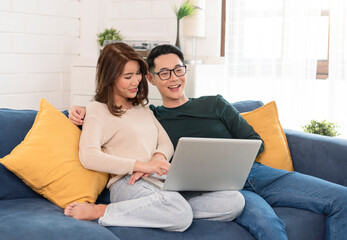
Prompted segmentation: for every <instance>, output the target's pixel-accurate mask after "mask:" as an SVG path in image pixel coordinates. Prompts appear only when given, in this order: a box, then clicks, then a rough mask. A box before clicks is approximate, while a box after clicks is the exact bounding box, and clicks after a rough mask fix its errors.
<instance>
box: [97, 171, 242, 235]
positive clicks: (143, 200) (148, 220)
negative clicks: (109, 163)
mask: <svg viewBox="0 0 347 240" xmlns="http://www.w3.org/2000/svg"><path fill="white" fill-rule="evenodd" d="M129 178H130V176H129V175H128V176H125V177H123V178H122V179H120V180H119V181H117V182H115V183H114V184H113V185H112V186H111V188H110V193H111V197H110V198H111V204H109V205H108V206H107V208H106V211H105V214H104V216H103V217H101V218H100V219H99V224H100V225H103V226H129V227H149V228H160V229H164V230H168V231H178V232H182V231H184V230H186V229H187V228H188V227H189V226H190V224H191V223H192V220H193V218H195V219H209V220H221V221H232V220H233V219H234V218H236V217H238V216H239V215H240V214H241V212H242V210H243V207H244V205H245V200H244V198H243V196H242V194H241V193H240V192H238V191H218V192H182V195H183V196H184V197H183V196H182V195H181V194H180V193H178V192H172V191H162V190H160V189H158V188H156V187H154V186H152V185H151V184H149V183H147V182H145V181H144V180H142V179H140V180H138V181H137V182H136V183H135V184H134V185H130V184H129V183H128V182H129Z"/></svg>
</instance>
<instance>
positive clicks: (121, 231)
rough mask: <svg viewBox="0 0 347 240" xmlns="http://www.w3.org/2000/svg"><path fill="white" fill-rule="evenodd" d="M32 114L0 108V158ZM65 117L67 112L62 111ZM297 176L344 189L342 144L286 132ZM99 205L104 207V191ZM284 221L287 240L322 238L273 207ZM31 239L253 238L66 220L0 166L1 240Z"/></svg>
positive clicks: (218, 229) (307, 222)
mask: <svg viewBox="0 0 347 240" xmlns="http://www.w3.org/2000/svg"><path fill="white" fill-rule="evenodd" d="M234 106H235V107H236V108H237V109H238V110H239V111H240V112H245V111H251V110H254V109H256V108H258V107H260V106H262V103H261V102H259V101H243V102H237V103H235V104H234ZM36 113H37V112H36V111H34V110H13V109H0V158H2V157H4V156H6V155H7V154H9V153H10V152H11V150H12V149H13V148H14V147H15V146H16V145H18V144H19V143H20V142H21V141H22V140H23V139H24V137H25V135H26V133H27V132H28V130H29V129H30V128H31V125H32V124H33V122H34V119H35V116H36ZM64 113H65V114H67V112H66V111H65V112H64ZM285 133H286V136H287V139H288V144H289V148H290V151H291V155H292V158H293V162H294V168H295V170H296V171H298V172H301V173H305V174H309V175H312V176H316V177H320V178H322V179H325V180H328V181H331V182H335V183H338V184H341V185H344V186H347V177H346V172H347V158H346V156H347V140H342V139H338V138H331V137H324V136H319V135H314V134H308V133H302V132H298V131H293V130H285ZM97 202H98V203H108V202H109V192H108V190H106V189H105V190H104V191H103V192H102V193H101V194H100V196H99V198H98V200H97ZM274 210H275V212H276V213H277V214H278V216H279V217H280V218H281V219H282V220H283V221H284V223H285V225H286V231H287V233H288V236H289V239H293V240H294V239H295V240H301V239H302V240H308V239H314V240H321V239H322V240H323V239H325V221H326V217H325V216H322V215H319V214H316V213H313V212H309V211H304V210H300V209H294V208H280V207H278V208H274ZM2 239H6V240H12V239H13V240H17V239H35V240H41V239H42V240H46V239H49V240H56V239H64V240H68V239H84V240H86V239H93V240H94V239H128V240H138V239H155V240H156V239H157V240H159V239H160V240H162V239H166V240H170V239H172V240H173V239H175V240H177V239H199V240H204V239H206V240H211V239H218V240H223V239H228V240H233V239H238V240H240V239H242V240H248V239H249V240H251V239H254V238H253V237H252V236H251V235H250V233H249V232H248V231H247V230H245V229H244V228H242V227H241V226H240V225H238V224H236V223H235V222H215V221H207V220H194V221H193V223H192V225H191V226H190V228H189V229H188V230H186V231H185V232H183V233H175V232H166V231H163V230H159V229H149V228H131V227H107V228H105V227H102V226H99V225H98V224H97V223H96V221H94V222H93V221H79V220H76V219H74V218H70V217H66V216H65V215H64V214H63V209H61V208H59V207H57V206H56V205H54V204H52V203H51V202H49V201H47V200H46V199H45V198H43V197H42V196H40V195H39V194H37V193H35V192H34V191H32V190H31V189H30V188H29V187H28V186H27V185H25V184H24V183H23V182H22V181H21V180H20V179H19V178H17V177H16V176H15V175H14V174H13V173H12V172H10V171H9V170H7V169H6V168H5V167H4V166H3V165H1V164H0V240H2Z"/></svg>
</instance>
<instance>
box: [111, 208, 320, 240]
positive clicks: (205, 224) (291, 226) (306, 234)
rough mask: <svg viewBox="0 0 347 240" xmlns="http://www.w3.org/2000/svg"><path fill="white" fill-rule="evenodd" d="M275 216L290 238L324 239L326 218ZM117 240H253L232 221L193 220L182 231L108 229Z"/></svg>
mask: <svg viewBox="0 0 347 240" xmlns="http://www.w3.org/2000/svg"><path fill="white" fill-rule="evenodd" d="M274 210H275V212H276V214H277V215H278V216H279V217H280V218H281V219H282V220H283V222H284V223H285V226H286V231H287V234H288V237H289V239H295V240H307V239H315V240H324V239H325V238H324V237H325V221H326V217H325V216H322V215H320V214H317V213H313V212H310V211H306V210H301V209H295V208H285V207H276V208H274ZM108 229H109V230H110V231H112V232H113V233H114V234H115V235H116V236H118V237H119V238H120V239H127V240H138V239H151V240H162V239H165V240H176V239H184V240H196V239H199V240H211V239H218V240H223V239H228V240H239V239H242V240H251V239H252V240H254V239H255V238H254V237H253V236H252V235H251V234H250V233H249V232H248V231H246V230H245V229H244V228H242V227H241V226H240V225H238V224H237V223H235V222H217V221H208V220H194V221H193V223H192V225H191V226H190V227H189V228H188V229H187V230H186V231H185V232H184V233H177V232H167V231H164V230H160V229H150V228H134V227H108Z"/></svg>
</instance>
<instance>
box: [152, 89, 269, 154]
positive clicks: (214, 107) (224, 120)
mask: <svg viewBox="0 0 347 240" xmlns="http://www.w3.org/2000/svg"><path fill="white" fill-rule="evenodd" d="M150 109H151V110H152V111H153V113H154V115H155V117H156V118H157V119H158V121H159V122H160V123H161V125H162V126H163V127H164V129H165V130H166V132H167V133H168V135H169V137H170V139H171V141H172V143H173V145H174V146H175V148H176V145H177V142H178V139H179V138H181V137H208V138H238V139H260V140H261V138H260V136H259V135H258V134H257V133H256V132H255V131H254V130H253V128H252V127H251V126H250V125H249V124H248V123H247V122H246V120H245V119H244V118H243V117H242V116H241V115H240V114H239V112H238V111H237V110H236V109H235V108H234V107H233V105H232V104H230V103H229V102H228V101H226V100H225V99H224V98H223V97H222V96H221V95H217V96H204V97H200V98H190V99H189V101H188V102H186V103H185V104H183V105H181V106H179V107H176V108H166V107H164V106H158V107H155V106H154V105H150ZM263 150H264V142H263V143H262V145H261V147H260V149H259V152H258V154H259V153H261V152H262V151H263Z"/></svg>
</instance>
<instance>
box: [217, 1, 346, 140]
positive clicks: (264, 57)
mask: <svg viewBox="0 0 347 240" xmlns="http://www.w3.org/2000/svg"><path fill="white" fill-rule="evenodd" d="M330 1H331V2H329V0H262V1H259V0H229V1H227V23H228V24H227V41H226V42H227V48H226V49H227V51H226V59H227V66H228V67H227V76H228V78H227V81H226V82H225V83H224V84H223V85H226V86H227V88H228V90H229V91H228V93H227V98H228V100H230V101H238V100H247V99H256V100H262V101H263V102H264V103H267V102H269V101H271V100H275V101H276V103H277V105H278V109H279V115H280V120H281V123H282V125H283V127H284V128H291V129H297V130H301V126H303V125H304V124H306V123H309V121H310V120H311V119H315V120H323V119H326V120H328V121H333V122H338V124H339V125H342V127H343V125H344V124H346V123H345V121H347V116H346V115H344V114H342V115H341V114H340V112H339V111H342V110H343V108H342V105H339V106H336V104H337V103H338V102H341V103H342V102H343V101H344V102H345V103H347V101H345V99H343V98H345V97H344V96H343V95H345V94H344V93H343V92H344V91H346V90H347V89H346V88H344V91H343V90H342V86H341V83H345V82H346V81H345V71H346V70H345V69H346V67H345V64H346V61H345V57H346V50H347V45H346V43H345V42H346V39H347V38H346V34H347V33H346V31H347V29H346V27H347V21H346V20H347V19H346V2H347V1H345V0H330ZM342 5H344V8H341V6H342ZM325 9H328V10H329V9H330V16H331V18H330V26H331V27H330V54H329V59H330V65H332V64H335V65H334V67H329V78H328V79H327V80H317V79H316V70H317V60H322V59H327V57H328V46H329V44H328V39H329V38H328V36H329V31H328V30H329V17H328V16H322V10H325ZM334 9H335V10H334ZM323 15H324V14H323ZM333 15H334V16H333ZM332 26H334V28H333V27H332ZM332 35H334V38H333V37H332ZM333 45H334V47H333ZM333 52H334V53H333ZM343 65H344V66H343ZM332 78H336V79H332ZM344 86H345V85H344ZM332 104H333V105H334V107H331V105H332ZM343 111H344V110H343ZM346 127H347V125H346ZM340 130H341V131H346V130H347V128H344V129H340ZM341 131H340V132H341ZM345 137H347V133H345Z"/></svg>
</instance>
